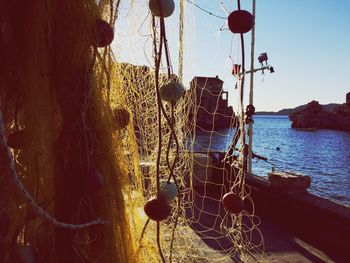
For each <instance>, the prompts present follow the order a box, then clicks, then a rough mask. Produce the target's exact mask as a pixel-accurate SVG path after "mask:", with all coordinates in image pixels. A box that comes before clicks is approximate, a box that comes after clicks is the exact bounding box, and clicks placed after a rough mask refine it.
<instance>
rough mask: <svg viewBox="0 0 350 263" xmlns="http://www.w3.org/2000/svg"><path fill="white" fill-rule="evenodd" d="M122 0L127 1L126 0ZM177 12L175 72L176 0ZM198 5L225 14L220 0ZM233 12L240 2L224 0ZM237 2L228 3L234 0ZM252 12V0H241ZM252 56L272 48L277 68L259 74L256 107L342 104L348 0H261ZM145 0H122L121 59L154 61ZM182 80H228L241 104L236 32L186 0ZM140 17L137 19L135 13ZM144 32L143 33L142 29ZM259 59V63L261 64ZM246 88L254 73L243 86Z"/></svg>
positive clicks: (171, 30)
mask: <svg viewBox="0 0 350 263" xmlns="http://www.w3.org/2000/svg"><path fill="white" fill-rule="evenodd" d="M124 2H125V1H124ZM175 2H176V9H177V10H176V12H175V13H174V15H173V16H172V17H171V18H168V19H166V23H167V24H166V26H167V32H168V38H169V46H170V50H171V53H172V62H173V65H174V69H175V72H177V69H176V67H177V60H178V56H177V50H178V48H177V47H178V41H177V38H178V9H179V5H178V3H177V2H178V1H175ZM192 2H195V3H196V4H198V5H199V6H201V7H203V8H205V9H207V10H208V11H211V12H213V13H215V14H218V15H220V16H227V14H226V13H225V12H224V10H223V8H222V7H221V6H220V2H221V1H220V0H195V1H193V0H192ZM223 2H224V4H225V6H226V7H227V8H228V9H229V10H231V11H233V10H235V9H236V8H237V4H236V1H229V0H226V1H223ZM231 2H232V5H231V7H230V3H231ZM241 2H242V8H243V9H246V10H249V11H251V5H252V1H251V0H241ZM256 2H257V8H256V12H257V13H256V46H255V57H256V58H257V57H258V55H259V54H260V53H262V52H267V53H268V56H269V63H270V64H271V65H272V66H274V68H275V71H276V73H274V74H270V73H268V72H266V74H265V77H264V78H263V77H262V75H261V74H260V73H258V74H256V75H255V82H254V86H255V88H254V105H255V106H256V108H257V110H258V111H262V110H279V109H282V108H288V107H295V106H298V105H301V104H305V103H307V102H309V101H311V100H313V99H315V100H318V101H319V102H320V103H322V104H326V103H333V102H335V103H343V102H344V101H345V94H346V93H347V92H349V91H350V51H349V47H350V15H349V14H350V1H348V0H257V1H256ZM147 3H148V1H147V0H134V2H133V6H132V7H131V6H130V5H129V4H124V5H122V6H121V12H120V14H121V15H120V19H119V21H118V24H117V26H116V40H115V43H114V45H113V46H114V49H115V50H116V54H117V57H118V59H119V60H123V61H129V62H131V63H134V64H139V65H141V64H145V65H149V63H148V61H147V58H148V59H151V57H152V53H151V49H150V48H151V45H150V44H151V41H150V40H147V39H148V38H147V37H146V36H142V35H144V34H145V35H147V34H148V33H149V29H150V21H149V20H146V21H145V23H144V24H143V26H142V27H141V29H140V30H139V28H140V26H141V24H142V21H143V20H144V19H145V18H146V16H147V12H148V11H147ZM185 16H186V23H185V54H184V55H185V67H184V70H185V76H184V84H185V85H186V86H188V83H189V81H190V80H191V79H192V78H193V76H195V75H199V76H212V77H213V76H216V75H219V77H220V78H221V79H222V80H224V88H225V89H226V90H228V91H229V94H230V96H229V98H230V104H232V105H236V104H237V96H238V92H237V90H235V89H234V83H235V79H234V78H233V77H232V75H231V63H230V62H229V59H228V58H229V54H230V50H231V43H232V53H231V55H232V58H233V59H234V60H235V62H237V61H238V60H239V57H240V48H239V37H238V35H235V36H233V34H232V33H231V32H230V31H228V30H224V31H220V28H221V27H222V26H224V27H225V28H226V26H225V23H226V22H225V20H222V19H218V18H215V17H214V16H210V15H208V14H206V13H204V12H202V11H201V10H199V9H197V8H195V7H194V6H193V5H191V4H188V3H187V4H186V13H185ZM135 18H136V19H135ZM140 33H141V34H142V35H141V34H140ZM245 44H246V45H245V47H246V61H247V62H248V63H247V65H246V69H249V61H250V33H247V34H245ZM258 66H259V64H258V61H257V59H255V67H258ZM245 90H246V92H245V96H246V97H248V95H249V92H248V90H249V78H248V79H247V82H246V86H245Z"/></svg>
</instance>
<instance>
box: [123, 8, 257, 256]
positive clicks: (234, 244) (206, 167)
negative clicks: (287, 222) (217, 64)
mask: <svg viewBox="0 0 350 263" xmlns="http://www.w3.org/2000/svg"><path fill="white" fill-rule="evenodd" d="M181 17H182V16H181V15H180V19H181ZM148 18H149V19H148V21H149V22H150V25H151V33H152V34H151V35H152V39H153V46H152V48H153V49H154V51H153V56H152V58H153V60H154V63H152V62H150V65H149V66H135V65H132V64H128V63H122V64H119V65H118V68H117V72H118V73H117V74H118V75H121V76H123V78H122V79H120V81H121V82H122V83H121V84H119V85H117V86H119V87H122V91H121V94H123V95H124V96H125V101H124V102H125V105H127V107H128V110H129V111H130V112H131V115H132V116H133V127H134V128H135V130H134V131H133V132H134V133H135V136H136V139H137V150H138V153H139V164H140V168H141V173H142V183H143V187H144V190H143V196H144V200H145V201H147V200H149V199H151V198H152V197H156V196H158V192H159V182H161V181H170V182H173V183H175V184H176V186H177V189H178V196H177V198H176V199H175V200H174V201H171V203H170V205H171V206H172V214H171V216H170V217H169V218H167V219H166V220H164V221H161V222H155V221H152V220H149V219H148V218H147V216H146V215H144V217H145V225H144V228H143V232H142V234H141V237H140V244H139V249H140V251H141V252H142V251H144V250H146V249H147V247H149V246H153V247H154V249H157V250H158V255H159V257H158V260H160V261H163V262H229V261H231V260H242V261H248V260H249V259H253V260H260V261H262V260H263V257H262V254H263V250H264V244H263V238H262V235H261V233H260V231H259V229H258V226H259V224H260V219H259V218H258V217H257V216H255V210H254V204H253V201H252V199H251V198H250V189H249V187H247V186H246V185H245V175H244V163H245V162H246V154H244V151H246V147H245V146H244V145H245V143H244V140H243V138H244V136H246V135H245V133H244V128H243V126H244V125H245V124H244V120H243V118H244V117H241V116H242V115H243V114H242V115H241V114H239V116H234V114H228V113H225V112H222V111H221V109H220V108H221V106H222V105H220V104H222V97H223V96H224V94H223V91H222V87H221V88H220V89H219V90H218V89H217V88H216V87H215V88H213V87H212V86H213V85H212V84H211V80H212V79H213V78H204V79H205V81H204V82H203V81H200V82H197V79H196V78H195V79H194V80H193V81H192V82H191V87H189V88H187V90H186V92H185V94H184V96H183V97H182V98H181V99H180V100H178V101H177V102H176V103H172V102H166V101H161V100H159V95H158V94H157V89H159V88H160V87H161V86H162V85H164V84H166V83H167V82H168V81H169V79H172V78H176V76H174V75H173V74H172V65H171V63H169V59H168V57H167V53H166V51H167V49H168V47H167V41H166V36H164V35H165V28H164V24H162V23H164V21H162V20H161V19H160V20H158V19H157V18H154V17H153V18H151V17H148ZM182 19H183V18H182ZM143 23H146V22H145V21H144V22H143ZM181 24H182V23H181V22H180V25H181ZM163 34H164V35H163ZM162 44H164V45H165V47H164V49H163V50H164V51H163V52H164V53H162V52H161V51H160V50H161V45H162ZM169 45H171V43H170V44H169ZM159 47H160V48H159ZM180 47H181V45H180ZM162 54H163V56H165V58H164V59H163V62H164V64H160V63H159V60H161V58H160V56H161V55H162ZM150 57H151V56H148V59H149V58H150ZM149 60H150V59H149ZM157 63H158V64H157ZM179 63H180V68H182V65H181V61H180V62H179ZM160 65H162V66H160ZM158 71H159V72H158ZM169 71H171V72H170V74H169ZM179 72H180V71H179ZM214 79H215V78H214ZM158 81H159V83H157V82H158ZM240 85H241V89H243V81H242V80H241V81H240ZM208 95H209V97H211V101H210V109H209V108H206V107H204V106H203V105H205V103H204V102H203V101H202V100H207V99H208ZM226 95H227V94H226ZM159 104H161V105H160V106H159ZM240 106H241V107H243V105H240ZM200 112H202V113H203V112H205V114H206V116H205V117H206V118H208V119H209V123H212V125H209V126H208V125H204V124H203V122H202V120H198V119H197V117H200V118H202V117H203V116H202V115H200ZM242 112H243V111H242ZM223 117H224V118H225V119H226V121H227V119H229V121H227V122H228V125H229V126H227V127H226V129H224V130H220V129H218V128H216V127H215V123H218V122H220V119H222V118H223ZM159 118H160V119H159ZM159 120H160V123H159ZM169 120H170V121H169ZM125 136H130V134H129V135H127V134H125ZM133 136H134V135H133ZM203 140H204V141H205V143H204V144H203V143H201V141H203ZM217 140H220V141H221V142H222V143H224V144H226V145H227V149H228V150H229V151H228V152H227V153H225V152H223V151H215V149H213V148H214V147H212V146H213V145H214V144H215V143H216V141H217ZM125 151H126V152H127V151H128V149H125ZM228 192H234V193H237V195H239V196H240V197H241V198H242V199H244V201H245V209H244V210H243V211H242V212H241V213H239V214H231V213H227V212H226V211H225V209H224V207H223V204H222V197H223V196H224V195H225V194H226V193H228Z"/></svg>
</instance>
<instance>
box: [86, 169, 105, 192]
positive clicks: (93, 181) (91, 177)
mask: <svg viewBox="0 0 350 263" xmlns="http://www.w3.org/2000/svg"><path fill="white" fill-rule="evenodd" d="M84 186H85V187H84V193H85V194H97V193H98V192H100V191H101V190H102V188H103V176H102V174H101V173H99V172H98V171H91V172H89V173H88V175H87V176H86V178H85V182H84Z"/></svg>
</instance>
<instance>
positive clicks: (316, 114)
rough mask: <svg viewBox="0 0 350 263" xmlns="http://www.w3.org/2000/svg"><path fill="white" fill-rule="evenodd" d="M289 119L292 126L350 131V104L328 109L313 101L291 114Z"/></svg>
mask: <svg viewBox="0 0 350 263" xmlns="http://www.w3.org/2000/svg"><path fill="white" fill-rule="evenodd" d="M289 119H290V120H291V121H292V128H300V129H331V130H343V131H350V104H349V103H344V104H341V105H339V106H337V107H335V108H333V109H332V110H331V111H327V110H325V109H324V108H323V107H322V106H321V105H320V104H319V103H318V101H311V102H309V103H308V104H307V106H306V107H305V108H304V109H302V110H300V111H297V112H294V113H292V114H290V115H289Z"/></svg>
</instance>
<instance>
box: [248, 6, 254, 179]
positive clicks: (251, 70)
mask: <svg viewBox="0 0 350 263" xmlns="http://www.w3.org/2000/svg"><path fill="white" fill-rule="evenodd" d="M255 2H256V1H255V0H253V10H252V12H253V17H254V26H253V28H252V33H251V48H250V92H249V104H251V105H253V85H254V46H255V6H256V3H255ZM248 136H249V140H248V173H252V152H253V122H252V121H251V122H250V123H249V129H248Z"/></svg>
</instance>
